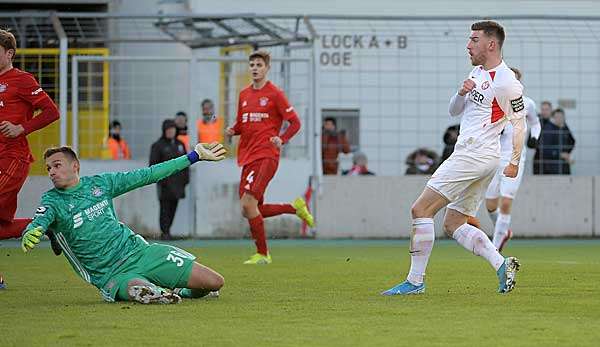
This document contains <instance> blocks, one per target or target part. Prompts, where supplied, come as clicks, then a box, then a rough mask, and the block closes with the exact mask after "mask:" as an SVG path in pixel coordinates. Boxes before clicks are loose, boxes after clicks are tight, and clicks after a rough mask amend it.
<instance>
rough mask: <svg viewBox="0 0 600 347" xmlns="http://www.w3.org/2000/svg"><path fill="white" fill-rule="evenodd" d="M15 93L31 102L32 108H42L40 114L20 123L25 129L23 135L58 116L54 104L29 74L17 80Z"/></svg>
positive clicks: (45, 124)
mask: <svg viewBox="0 0 600 347" xmlns="http://www.w3.org/2000/svg"><path fill="white" fill-rule="evenodd" d="M17 94H18V96H19V98H20V99H22V100H24V101H25V102H27V103H29V104H31V105H32V106H33V109H34V110H38V109H41V110H42V112H41V113H40V114H38V115H37V116H35V117H32V118H31V119H28V120H27V121H26V122H25V123H23V124H21V125H22V126H23V128H24V129H25V135H28V134H31V133H32V132H34V131H36V130H39V129H42V128H44V127H46V126H47V125H48V124H50V123H52V122H54V121H55V120H57V119H58V118H59V112H58V108H57V107H56V104H55V103H54V101H52V99H51V98H50V96H48V94H46V92H45V91H44V90H43V89H42V87H40V85H39V83H38V82H37V81H36V80H35V78H34V77H33V76H32V75H31V74H27V73H26V74H23V75H22V77H21V79H20V80H19V85H18V88H17Z"/></svg>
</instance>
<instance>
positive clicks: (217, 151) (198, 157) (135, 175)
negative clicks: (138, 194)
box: [101, 142, 227, 197]
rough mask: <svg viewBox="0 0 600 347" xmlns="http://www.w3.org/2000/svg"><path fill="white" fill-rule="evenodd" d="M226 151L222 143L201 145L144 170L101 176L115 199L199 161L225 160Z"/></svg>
mask: <svg viewBox="0 0 600 347" xmlns="http://www.w3.org/2000/svg"><path fill="white" fill-rule="evenodd" d="M226 152H227V151H226V150H225V148H224V147H223V145H222V144H220V143H216V142H214V143H211V144H206V143H199V144H197V145H196V148H195V149H194V150H193V151H191V152H190V153H188V154H186V155H182V156H180V157H178V158H174V159H171V160H167V161H165V162H162V163H159V164H154V165H152V166H150V167H146V168H143V169H138V170H133V171H128V172H113V173H107V174H103V175H101V176H102V177H103V178H104V179H105V180H107V181H108V182H109V185H110V187H111V193H112V196H113V197H116V196H119V195H121V194H125V193H127V192H129V191H131V190H134V189H136V188H139V187H143V186H145V185H148V184H152V183H156V182H158V181H160V180H162V179H164V178H167V177H169V176H171V175H173V174H175V173H177V172H179V171H181V170H183V169H185V168H187V167H189V166H190V165H192V164H194V163H197V162H198V161H219V160H223V159H225V154H226Z"/></svg>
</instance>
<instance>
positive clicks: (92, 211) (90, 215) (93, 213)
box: [83, 200, 108, 222]
mask: <svg viewBox="0 0 600 347" xmlns="http://www.w3.org/2000/svg"><path fill="white" fill-rule="evenodd" d="M107 206H108V200H102V201H100V202H99V203H97V204H95V205H94V206H92V207H88V208H86V209H85V210H83V212H85V216H86V217H87V219H88V220H89V221H90V222H91V221H93V220H94V219H96V218H98V217H100V216H101V215H103V214H104V211H105V209H106V207H107Z"/></svg>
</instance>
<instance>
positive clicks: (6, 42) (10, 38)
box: [0, 29, 17, 58]
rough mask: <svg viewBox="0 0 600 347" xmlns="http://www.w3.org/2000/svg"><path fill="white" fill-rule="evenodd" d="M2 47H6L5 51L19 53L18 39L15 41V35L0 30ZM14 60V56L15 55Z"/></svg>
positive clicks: (0, 44)
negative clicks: (10, 50)
mask: <svg viewBox="0 0 600 347" xmlns="http://www.w3.org/2000/svg"><path fill="white" fill-rule="evenodd" d="M0 46H2V47H4V49H5V50H7V51H8V50H9V49H12V50H13V51H15V54H16V53H17V39H15V35H13V34H12V33H11V32H10V31H8V30H3V29H0ZM13 58H14V54H13Z"/></svg>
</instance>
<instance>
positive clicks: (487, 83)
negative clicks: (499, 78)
mask: <svg viewBox="0 0 600 347" xmlns="http://www.w3.org/2000/svg"><path fill="white" fill-rule="evenodd" d="M489 87H490V82H489V81H485V82H483V83H482V84H481V89H483V90H486V89H488V88H489Z"/></svg>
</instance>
